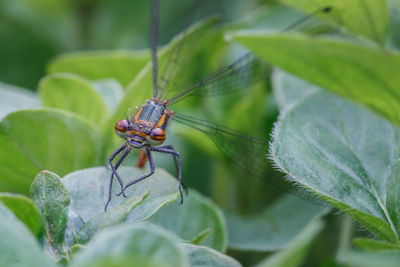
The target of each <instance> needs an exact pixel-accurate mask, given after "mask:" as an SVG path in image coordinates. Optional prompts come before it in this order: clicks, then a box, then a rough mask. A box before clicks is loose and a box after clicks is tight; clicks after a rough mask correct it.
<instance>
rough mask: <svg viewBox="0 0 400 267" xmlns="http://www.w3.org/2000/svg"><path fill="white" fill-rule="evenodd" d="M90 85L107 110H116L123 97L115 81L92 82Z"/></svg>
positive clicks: (121, 90) (119, 86)
mask: <svg viewBox="0 0 400 267" xmlns="http://www.w3.org/2000/svg"><path fill="white" fill-rule="evenodd" d="M92 84H93V86H94V88H95V89H96V90H97V92H98V93H99V94H100V95H101V96H102V97H103V99H104V100H105V102H106V104H107V107H108V109H109V110H110V111H111V112H113V111H114V110H115V109H116V108H117V106H118V103H119V101H120V100H121V99H122V97H123V96H124V90H123V89H122V87H121V85H120V84H119V83H118V82H117V81H116V80H112V79H107V80H98V81H95V82H92Z"/></svg>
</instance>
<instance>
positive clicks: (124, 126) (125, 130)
mask: <svg viewBox="0 0 400 267" xmlns="http://www.w3.org/2000/svg"><path fill="white" fill-rule="evenodd" d="M115 132H116V134H117V135H118V136H119V137H122V138H125V137H127V136H128V135H129V122H128V121H127V120H119V121H117V123H116V124H115Z"/></svg>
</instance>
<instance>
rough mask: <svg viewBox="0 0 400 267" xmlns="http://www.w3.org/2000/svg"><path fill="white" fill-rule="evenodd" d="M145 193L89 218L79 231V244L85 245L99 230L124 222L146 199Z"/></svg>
mask: <svg viewBox="0 0 400 267" xmlns="http://www.w3.org/2000/svg"><path fill="white" fill-rule="evenodd" d="M147 193H148V192H146V193H144V194H142V195H140V196H137V197H130V198H129V199H128V200H127V201H125V202H124V203H122V204H121V205H119V206H118V207H115V208H113V209H110V210H108V211H107V212H101V213H99V214H97V215H95V216H93V217H92V218H90V219H89V220H88V222H87V223H86V224H85V226H83V228H82V229H81V230H80V231H79V236H78V238H79V242H80V243H85V242H87V241H89V239H90V238H91V237H92V236H93V235H94V234H95V233H96V232H97V231H99V230H100V229H102V228H105V227H109V226H112V225H116V224H118V223H122V222H123V221H125V219H126V218H127V217H128V215H129V213H130V212H131V211H132V210H133V209H134V208H135V207H136V206H137V205H139V204H140V203H141V202H142V201H143V200H144V199H145V198H146V196H147Z"/></svg>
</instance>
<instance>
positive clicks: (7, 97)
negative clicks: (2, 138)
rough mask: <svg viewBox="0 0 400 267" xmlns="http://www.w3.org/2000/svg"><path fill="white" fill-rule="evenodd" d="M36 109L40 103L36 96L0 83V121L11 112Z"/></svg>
mask: <svg viewBox="0 0 400 267" xmlns="http://www.w3.org/2000/svg"><path fill="white" fill-rule="evenodd" d="M38 107H40V103H39V99H38V97H37V96H36V94H34V93H32V92H31V91H28V90H26V89H22V88H19V87H16V86H13V85H9V84H5V83H0V120H1V119H3V118H4V117H5V116H6V115H7V114H8V113H11V112H13V111H17V110H19V109H27V108H38Z"/></svg>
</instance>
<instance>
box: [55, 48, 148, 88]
mask: <svg viewBox="0 0 400 267" xmlns="http://www.w3.org/2000/svg"><path fill="white" fill-rule="evenodd" d="M149 60H150V53H149V52H148V51H128V50H119V51H118V50H114V51H111V50H110V51H89V52H73V53H66V54H62V55H61V56H58V57H56V58H55V59H54V60H53V61H52V62H51V63H50V64H49V66H48V68H47V72H48V73H57V72H69V73H74V74H77V75H79V76H82V77H85V78H87V79H90V80H101V79H108V78H111V79H115V80H117V81H118V82H119V83H121V84H122V86H124V87H125V86H127V85H128V84H129V83H130V82H131V81H133V80H134V78H135V77H136V75H137V74H138V73H139V72H140V70H141V69H142V68H143V67H144V66H145V65H146V63H147V62H148V61H149Z"/></svg>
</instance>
